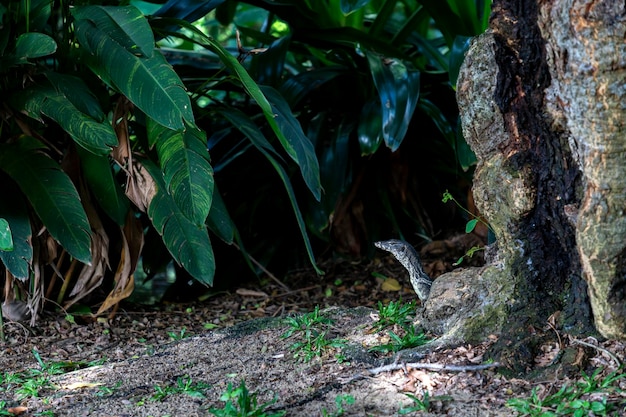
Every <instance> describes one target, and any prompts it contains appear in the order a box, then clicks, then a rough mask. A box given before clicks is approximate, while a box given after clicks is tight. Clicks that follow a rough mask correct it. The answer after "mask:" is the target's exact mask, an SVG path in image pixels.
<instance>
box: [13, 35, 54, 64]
mask: <svg viewBox="0 0 626 417" xmlns="http://www.w3.org/2000/svg"><path fill="white" fill-rule="evenodd" d="M56 50H57V43H56V42H55V41H54V39H52V38H51V37H50V36H48V35H44V34H43V33H33V32H30V33H22V34H21V35H20V36H19V37H18V38H17V41H16V42H15V51H14V52H13V55H14V56H15V58H16V59H17V61H18V62H19V63H20V64H23V63H26V62H28V59H33V58H40V57H42V56H48V55H51V54H53V53H55V52H56Z"/></svg>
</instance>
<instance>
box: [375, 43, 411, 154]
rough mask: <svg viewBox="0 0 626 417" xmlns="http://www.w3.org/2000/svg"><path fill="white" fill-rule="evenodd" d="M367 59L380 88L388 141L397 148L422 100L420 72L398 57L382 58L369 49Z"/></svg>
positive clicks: (386, 142) (393, 147) (376, 83)
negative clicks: (420, 94) (420, 97)
mask: <svg viewBox="0 0 626 417" xmlns="http://www.w3.org/2000/svg"><path fill="white" fill-rule="evenodd" d="M366 55H367V60H368V62H369V65H370V71H371V73H372V77H373V78H374V85H375V86H376V89H377V90H378V96H379V97H380V103H381V111H382V115H383V117H382V128H383V138H384V139H385V144H386V145H387V146H388V147H389V148H390V149H391V150H392V151H395V150H396V149H398V147H399V146H400V144H401V143H402V140H403V139H404V135H405V134H406V132H407V130H408V128H409V122H410V121H411V117H412V116H413V112H414V111H415V106H416V105H417V102H418V100H419V91H420V73H419V71H416V70H411V69H410V68H409V67H407V65H405V64H404V63H403V62H402V61H400V60H398V59H382V58H381V57H379V56H378V55H376V54H374V53H371V52H368V53H367V54H366Z"/></svg>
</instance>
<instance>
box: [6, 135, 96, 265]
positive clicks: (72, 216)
mask: <svg viewBox="0 0 626 417" xmlns="http://www.w3.org/2000/svg"><path fill="white" fill-rule="evenodd" d="M40 149H41V143H40V142H39V141H37V139H35V138H32V137H29V136H26V137H23V138H21V139H20V140H19V141H17V142H15V143H12V144H1V145H0V169H2V170H3V171H4V172H6V173H7V174H8V175H9V176H10V177H11V178H13V180H14V181H15V182H16V183H17V184H18V185H19V187H20V189H21V190H22V192H23V193H24V194H25V195H26V197H27V198H28V201H30V204H31V205H32V207H33V209H34V210H35V212H36V213H37V215H38V216H39V218H40V219H41V221H42V223H43V224H44V226H46V228H47V229H48V231H49V232H50V234H51V235H52V237H54V238H55V239H56V240H57V241H59V243H60V244H61V246H63V248H65V250H66V251H67V252H68V253H69V254H70V255H72V256H73V257H74V258H76V259H77V260H79V261H80V262H83V263H86V264H89V263H91V231H90V230H91V229H90V227H89V221H88V220H87V215H86V214H85V210H84V209H83V206H82V205H81V203H80V197H79V196H78V192H77V191H76V188H75V187H74V184H73V183H72V181H71V180H70V178H69V177H68V176H67V175H66V174H65V173H64V172H63V171H62V170H61V167H59V165H58V164H57V163H56V162H55V161H53V160H52V159H50V158H49V157H48V156H46V155H45V154H44V153H43V152H41V151H40Z"/></svg>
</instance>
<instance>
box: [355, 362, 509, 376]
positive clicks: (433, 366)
mask: <svg viewBox="0 0 626 417" xmlns="http://www.w3.org/2000/svg"><path fill="white" fill-rule="evenodd" d="M499 366H500V363H499V362H494V363H484V364H481V365H447V364H442V363H420V362H409V363H392V364H390V365H385V366H380V367H378V368H372V369H368V370H367V373H369V374H370V375H377V374H380V373H382V372H389V371H397V370H398V369H405V368H413V369H427V370H429V371H439V372H475V371H482V370H484V369H490V368H497V367H499Z"/></svg>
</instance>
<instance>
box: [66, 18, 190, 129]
mask: <svg viewBox="0 0 626 417" xmlns="http://www.w3.org/2000/svg"><path fill="white" fill-rule="evenodd" d="M128 7H132V6H128ZM92 10H96V9H91V8H89V9H88V11H90V12H91V11H92ZM89 14H90V13H87V12H85V11H81V12H80V13H78V16H81V17H82V18H79V19H77V20H76V22H75V23H74V26H75V28H76V37H77V39H78V41H79V43H80V45H81V46H82V47H84V48H85V50H86V51H87V52H88V54H84V57H85V61H86V63H87V65H88V66H89V67H90V68H91V70H92V71H93V72H95V73H96V75H98V76H99V77H100V78H101V79H102V80H103V81H104V82H106V83H108V84H109V85H110V86H111V87H112V88H114V89H117V90H118V91H120V92H121V93H122V94H124V95H125V96H126V97H127V98H128V99H129V100H130V101H132V102H133V103H134V104H135V105H136V106H137V107H138V108H139V109H141V111H143V112H144V113H146V114H147V115H148V116H150V117H151V118H153V119H154V120H155V121H156V122H157V123H159V124H161V125H163V126H165V127H168V128H170V129H173V130H183V129H184V128H185V122H186V123H187V124H188V125H193V124H194V118H193V112H192V109H191V101H190V100H189V96H188V95H187V91H186V90H185V87H184V85H183V83H182V81H181V80H180V78H179V77H178V75H177V74H176V72H175V71H174V69H173V68H172V66H171V65H170V64H169V63H168V62H167V61H166V60H165V58H164V57H163V55H162V54H161V52H160V51H158V50H155V51H153V53H152V55H151V56H146V55H142V56H137V55H136V54H135V51H134V49H133V48H131V47H129V46H128V45H127V43H128V37H127V33H126V32H124V33H123V34H120V32H119V31H113V32H112V33H109V32H108V31H107V27H108V24H107V25H105V24H101V23H100V20H99V19H94V18H91V17H89ZM114 17H115V19H116V20H115V23H116V24H117V25H118V26H120V27H125V28H126V27H127V26H128V25H132V24H137V23H138V22H143V21H144V20H145V18H144V17H141V18H140V19H137V18H136V16H135V15H134V14H132V15H128V16H126V15H124V14H123V13H120V14H115V16H114ZM111 18H113V16H111ZM140 28H143V29H141V30H144V31H145V30H148V31H150V28H149V26H148V27H147V29H146V25H143V24H141V25H140ZM137 36H139V35H137ZM150 36H152V32H151V31H150ZM142 50H143V48H142Z"/></svg>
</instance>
